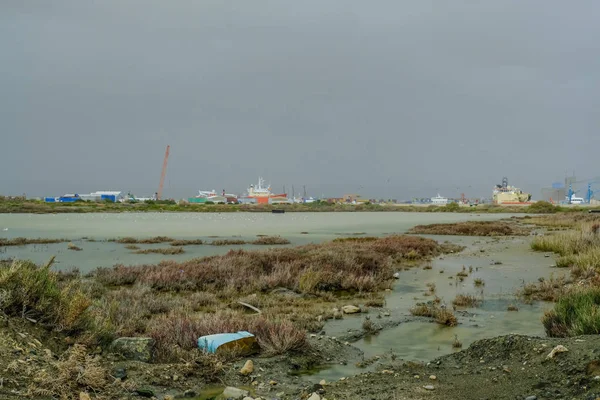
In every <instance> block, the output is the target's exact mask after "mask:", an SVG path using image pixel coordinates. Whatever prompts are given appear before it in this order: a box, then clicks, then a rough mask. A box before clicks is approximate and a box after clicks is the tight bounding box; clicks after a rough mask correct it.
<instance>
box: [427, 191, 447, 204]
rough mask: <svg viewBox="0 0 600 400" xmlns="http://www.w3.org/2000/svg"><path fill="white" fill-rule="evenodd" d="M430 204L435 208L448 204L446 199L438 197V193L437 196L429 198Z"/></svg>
mask: <svg viewBox="0 0 600 400" xmlns="http://www.w3.org/2000/svg"><path fill="white" fill-rule="evenodd" d="M431 204H435V205H436V206H445V205H446V204H448V199H447V198H446V197H442V196H440V194H439V193H438V195H437V196H435V197H432V198H431Z"/></svg>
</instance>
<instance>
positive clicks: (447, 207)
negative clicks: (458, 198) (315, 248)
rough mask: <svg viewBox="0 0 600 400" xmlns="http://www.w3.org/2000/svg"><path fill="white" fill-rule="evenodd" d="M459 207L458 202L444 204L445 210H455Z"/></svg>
mask: <svg viewBox="0 0 600 400" xmlns="http://www.w3.org/2000/svg"><path fill="white" fill-rule="evenodd" d="M459 209H460V205H459V204H458V203H448V204H446V205H445V206H444V211H446V212H456V211H458V210H459Z"/></svg>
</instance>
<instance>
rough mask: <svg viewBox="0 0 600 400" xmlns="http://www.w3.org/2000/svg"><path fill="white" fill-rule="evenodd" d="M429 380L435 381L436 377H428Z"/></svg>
mask: <svg viewBox="0 0 600 400" xmlns="http://www.w3.org/2000/svg"><path fill="white" fill-rule="evenodd" d="M429 379H431V380H432V381H435V380H436V379H437V376H435V375H429Z"/></svg>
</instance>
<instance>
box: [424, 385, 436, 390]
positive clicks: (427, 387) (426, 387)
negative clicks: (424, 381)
mask: <svg viewBox="0 0 600 400" xmlns="http://www.w3.org/2000/svg"><path fill="white" fill-rule="evenodd" d="M423 389H425V390H435V387H434V386H433V385H425V386H423Z"/></svg>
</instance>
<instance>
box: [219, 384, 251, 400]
mask: <svg viewBox="0 0 600 400" xmlns="http://www.w3.org/2000/svg"><path fill="white" fill-rule="evenodd" d="M249 394H250V393H249V392H248V391H247V390H242V389H238V388H236V387H233V386H227V387H226V388H225V390H223V397H225V398H226V399H227V398H231V399H234V400H241V399H243V398H244V397H248V395H249Z"/></svg>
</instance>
